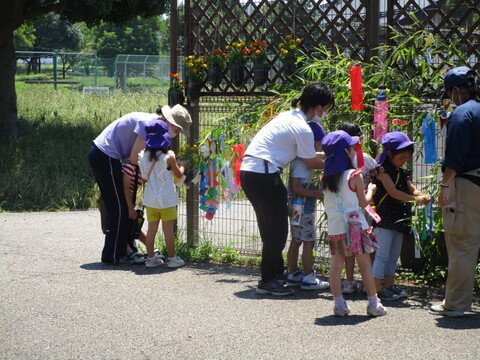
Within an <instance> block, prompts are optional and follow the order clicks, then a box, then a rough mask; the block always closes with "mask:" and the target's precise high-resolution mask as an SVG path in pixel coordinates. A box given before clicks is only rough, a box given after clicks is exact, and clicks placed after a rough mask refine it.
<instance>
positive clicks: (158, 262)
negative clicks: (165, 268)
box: [145, 256, 164, 268]
mask: <svg viewBox="0 0 480 360" xmlns="http://www.w3.org/2000/svg"><path fill="white" fill-rule="evenodd" d="M163 264H164V262H163V260H162V259H161V258H160V257H158V256H155V257H153V258H148V259H147V262H146V263H145V266H146V267H147V268H154V267H158V266H162V265H163Z"/></svg>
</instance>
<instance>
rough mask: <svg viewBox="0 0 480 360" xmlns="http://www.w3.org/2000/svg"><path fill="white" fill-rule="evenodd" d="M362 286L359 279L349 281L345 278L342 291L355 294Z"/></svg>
mask: <svg viewBox="0 0 480 360" xmlns="http://www.w3.org/2000/svg"><path fill="white" fill-rule="evenodd" d="M361 288H362V286H361V285H360V283H359V282H358V281H357V280H352V281H348V280H345V281H344V282H343V286H342V293H344V294H353V293H354V292H355V291H360V290H361Z"/></svg>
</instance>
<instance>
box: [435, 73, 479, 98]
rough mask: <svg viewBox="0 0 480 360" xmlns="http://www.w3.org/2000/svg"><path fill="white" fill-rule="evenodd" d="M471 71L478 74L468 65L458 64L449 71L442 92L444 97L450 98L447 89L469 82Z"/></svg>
mask: <svg viewBox="0 0 480 360" xmlns="http://www.w3.org/2000/svg"><path fill="white" fill-rule="evenodd" d="M470 72H472V73H473V74H476V73H475V71H473V70H472V69H470V68H468V67H466V66H458V67H455V68H453V69H451V70H450V71H449V72H447V73H446V74H445V77H444V78H443V84H444V91H443V94H442V99H447V98H448V95H447V90H450V89H452V88H454V87H455V86H459V85H463V84H465V83H466V82H467V74H468V73H470Z"/></svg>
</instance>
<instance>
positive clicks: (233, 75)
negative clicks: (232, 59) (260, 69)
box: [230, 64, 245, 87]
mask: <svg viewBox="0 0 480 360" xmlns="http://www.w3.org/2000/svg"><path fill="white" fill-rule="evenodd" d="M230 80H231V81H232V84H233V85H235V86H237V87H239V86H242V85H243V83H244V82H245V66H244V65H243V64H234V65H232V67H231V68H230Z"/></svg>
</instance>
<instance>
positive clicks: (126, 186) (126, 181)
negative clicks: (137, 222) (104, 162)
mask: <svg viewBox="0 0 480 360" xmlns="http://www.w3.org/2000/svg"><path fill="white" fill-rule="evenodd" d="M130 181H131V180H130V177H129V176H128V175H127V174H125V173H124V174H123V194H124V196H125V201H126V202H127V206H128V218H129V219H136V218H137V213H136V211H135V207H134V206H133V202H132V193H131V192H130Z"/></svg>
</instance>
